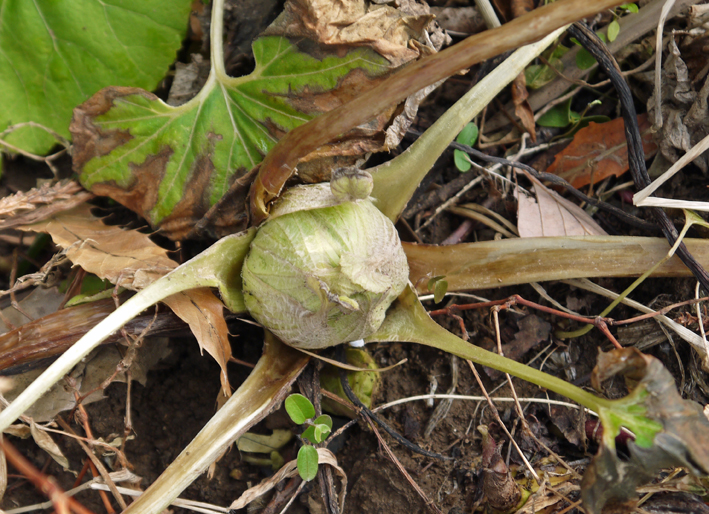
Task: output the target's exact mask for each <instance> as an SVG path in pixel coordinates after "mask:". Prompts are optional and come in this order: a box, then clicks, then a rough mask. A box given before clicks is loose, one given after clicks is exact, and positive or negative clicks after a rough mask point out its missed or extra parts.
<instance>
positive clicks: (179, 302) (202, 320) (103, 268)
mask: <svg viewBox="0 0 709 514" xmlns="http://www.w3.org/2000/svg"><path fill="white" fill-rule="evenodd" d="M21 228H22V230H32V231H34V232H47V233H49V234H50V235H51V236H52V239H53V240H54V243H55V244H57V245H58V246H60V247H62V248H64V249H65V250H66V255H67V257H68V258H69V260H71V261H72V262H73V263H74V264H76V265H78V266H81V267H82V268H83V269H84V270H86V271H88V272H89V273H93V274H94V275H97V276H98V277H100V278H103V279H107V280H109V281H111V283H113V284H118V285H120V286H122V287H125V288H127V289H133V290H139V289H143V288H144V287H146V286H147V285H148V284H150V283H152V282H153V281H155V280H157V279H158V278H160V277H161V276H163V275H165V274H167V273H168V272H169V271H171V270H173V269H174V268H176V267H177V263H176V262H175V261H173V260H172V259H170V258H169V257H168V256H167V250H165V249H164V248H161V247H159V246H158V245H156V244H155V243H153V242H152V241H151V240H150V238H149V237H148V236H147V235H146V234H142V233H140V232H138V231H137V230H123V229H121V228H120V227H117V226H108V225H104V224H103V222H101V220H100V219H98V218H96V217H95V216H93V215H92V214H91V212H90V207H89V206H88V205H82V206H79V207H77V208H75V209H73V210H71V211H66V212H63V213H60V214H58V215H56V216H53V217H52V218H49V219H47V220H45V221H42V222H39V223H35V224H33V225H27V226H24V227H21ZM165 303H166V304H168V305H169V306H170V308H171V309H172V310H173V311H174V312H175V314H177V316H179V317H180V318H181V319H182V320H183V321H184V322H186V323H187V324H188V325H189V326H190V329H191V330H192V333H193V334H194V336H195V337H196V338H197V342H198V343H199V345H200V348H202V349H203V350H206V351H207V353H209V354H210V355H211V356H212V357H214V359H215V360H216V361H217V363H219V366H220V367H221V368H222V376H221V378H222V385H223V386H224V388H225V391H226V389H227V386H226V384H227V379H226V364H227V362H228V360H229V357H231V345H230V344H229V340H228V330H227V326H226V322H225V321H224V317H223V316H222V309H223V307H224V306H223V305H222V303H221V302H220V301H219V299H218V298H217V297H216V296H214V294H213V293H212V292H211V291H210V290H208V289H194V290H192V291H187V292H184V293H180V294H178V295H174V296H171V297H169V298H167V299H166V300H165Z"/></svg>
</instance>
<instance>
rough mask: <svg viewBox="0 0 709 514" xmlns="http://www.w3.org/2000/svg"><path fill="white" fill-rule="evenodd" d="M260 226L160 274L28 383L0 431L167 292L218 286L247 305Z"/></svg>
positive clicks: (227, 300) (0, 415)
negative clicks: (250, 260) (250, 259)
mask: <svg viewBox="0 0 709 514" xmlns="http://www.w3.org/2000/svg"><path fill="white" fill-rule="evenodd" d="M255 235H256V230H254V229H251V230H248V231H246V232H241V233H239V234H234V235H231V236H227V237H224V238H222V239H220V240H219V241H218V242H216V243H215V244H213V245H212V246H210V247H209V248H207V249H206V250H205V251H204V252H202V253H201V254H199V255H197V256H195V257H194V258H192V259H190V260H189V261H187V262H185V263H184V264H182V265H181V266H178V267H177V268H175V269H174V270H172V271H171V272H170V273H168V274H167V275H165V276H164V277H162V278H160V279H158V280H156V281H155V282H153V283H152V284H150V285H149V286H148V287H146V288H145V289H143V290H142V291H140V292H139V293H138V294H136V295H135V296H133V297H132V298H130V299H129V300H128V301H126V302H125V303H124V304H123V305H121V306H120V308H118V309H116V310H115V311H113V312H112V313H111V314H110V315H109V316H108V317H107V318H105V319H104V320H103V321H101V322H100V323H99V324H98V325H96V326H95V327H94V328H92V329H91V330H89V331H88V332H87V333H86V334H84V336H83V337H82V338H81V339H79V340H78V341H77V342H76V343H75V344H74V345H73V346H72V347H71V348H70V349H69V350H67V351H66V352H65V353H64V355H62V356H61V357H59V359H57V360H56V361H55V362H54V363H53V364H52V365H51V366H49V367H48V368H47V369H46V370H45V371H44V373H42V374H41V375H40V376H39V377H38V378H37V379H36V380H35V381H34V382H32V384H30V385H29V387H27V389H25V390H24V391H23V392H22V393H21V394H20V395H19V396H18V397H17V398H15V400H14V401H13V402H12V403H11V404H10V405H9V406H8V407H7V408H5V410H3V411H2V412H0V433H2V431H3V430H5V429H6V428H7V427H9V426H10V424H11V423H13V422H14V421H15V420H16V419H17V418H19V417H20V416H21V415H22V413H23V412H25V411H26V410H27V409H28V408H29V407H30V405H32V404H33V403H34V402H35V401H37V400H38V399H39V398H40V397H41V396H42V395H43V394H44V393H46V392H47V391H48V390H49V388H50V387H52V386H53V385H54V384H55V383H57V382H58V381H59V380H61V378H62V377H63V376H64V375H66V374H67V373H68V372H69V371H70V370H71V368H73V367H74V366H76V364H78V363H79V361H80V360H81V359H83V358H84V357H85V356H86V355H87V354H88V353H89V352H90V351H91V350H93V349H94V348H96V347H97V346H98V345H99V344H101V343H102V342H103V341H104V340H106V339H107V338H108V337H109V336H110V335H111V334H113V333H114V332H116V331H117V330H119V329H120V328H121V327H122V326H123V325H125V324H126V323H127V322H128V321H130V320H131V319H133V318H134V317H135V316H137V315H138V314H140V313H141V312H143V311H144V310H145V309H147V308H148V307H150V306H151V305H155V304H156V303H158V302H159V301H161V300H164V299H165V298H167V297H168V296H171V295H173V294H176V293H179V292H181V291H186V290H189V289H196V288H198V287H218V288H219V289H220V291H221V293H222V301H223V302H224V304H225V305H226V307H227V308H228V309H229V310H231V311H232V312H241V311H244V310H246V307H245V305H244V299H243V295H242V293H241V265H242V264H243V260H244V257H245V255H246V253H247V252H248V249H249V245H250V243H251V240H252V239H253V238H254V237H255Z"/></svg>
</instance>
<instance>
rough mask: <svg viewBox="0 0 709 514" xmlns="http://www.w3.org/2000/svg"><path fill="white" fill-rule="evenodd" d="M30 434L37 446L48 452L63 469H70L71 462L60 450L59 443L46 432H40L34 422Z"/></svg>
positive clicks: (31, 424)
mask: <svg viewBox="0 0 709 514" xmlns="http://www.w3.org/2000/svg"><path fill="white" fill-rule="evenodd" d="M30 433H31V434H32V439H34V442H35V443H37V446H39V447H40V448H42V449H43V450H44V451H45V452H47V453H48V454H49V456H50V457H52V458H53V459H54V461H55V462H56V463H57V464H59V465H60V466H61V467H63V468H64V469H69V461H68V460H67V458H66V457H65V456H64V454H63V453H62V451H61V450H60V449H59V446H57V443H55V442H54V440H53V439H52V436H50V435H49V434H48V433H47V432H45V431H44V430H40V429H39V427H37V424H36V423H35V422H34V421H32V422H31V423H30Z"/></svg>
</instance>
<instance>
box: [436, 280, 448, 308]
mask: <svg viewBox="0 0 709 514" xmlns="http://www.w3.org/2000/svg"><path fill="white" fill-rule="evenodd" d="M447 292H448V281H447V280H438V281H437V282H436V285H435V287H434V288H433V301H434V302H436V303H441V302H442V301H443V298H444V297H445V296H446V293H447Z"/></svg>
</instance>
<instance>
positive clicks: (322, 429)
mask: <svg viewBox="0 0 709 514" xmlns="http://www.w3.org/2000/svg"><path fill="white" fill-rule="evenodd" d="M313 428H314V429H315V431H314V432H313V435H314V436H315V440H316V441H317V442H318V443H322V442H323V441H324V440H325V439H327V436H329V435H330V432H331V431H332V430H331V429H330V427H329V426H327V425H313Z"/></svg>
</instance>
